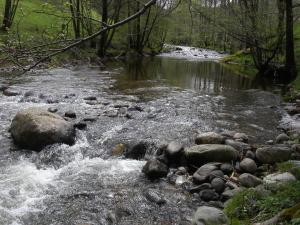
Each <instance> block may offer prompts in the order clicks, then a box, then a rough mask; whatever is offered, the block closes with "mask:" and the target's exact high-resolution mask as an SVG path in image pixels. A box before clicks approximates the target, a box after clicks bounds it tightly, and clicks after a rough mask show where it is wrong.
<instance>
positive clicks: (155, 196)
mask: <svg viewBox="0 0 300 225" xmlns="http://www.w3.org/2000/svg"><path fill="white" fill-rule="evenodd" d="M144 195H145V197H146V198H147V199H148V200H149V201H150V202H153V203H156V204H157V205H163V204H165V203H166V202H167V201H166V200H165V199H164V198H163V197H162V196H161V194H160V193H159V192H157V191H156V190H152V189H149V190H147V191H146V192H145V193H144Z"/></svg>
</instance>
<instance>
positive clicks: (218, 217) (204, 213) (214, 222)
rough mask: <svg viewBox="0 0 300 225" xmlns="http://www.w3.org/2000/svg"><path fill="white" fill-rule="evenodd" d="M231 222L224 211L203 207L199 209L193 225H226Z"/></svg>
mask: <svg viewBox="0 0 300 225" xmlns="http://www.w3.org/2000/svg"><path fill="white" fill-rule="evenodd" d="M225 224H229V220H228V218H227V216H226V215H225V214H224V212H223V211H221V210H220V209H217V208H214V207H208V206H201V207H199V208H198V209H197V211H196V213H195V215H194V217H193V221H192V225H225Z"/></svg>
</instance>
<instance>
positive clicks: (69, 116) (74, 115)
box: [65, 110, 76, 118]
mask: <svg viewBox="0 0 300 225" xmlns="http://www.w3.org/2000/svg"><path fill="white" fill-rule="evenodd" d="M65 117H68V118H76V113H75V112H74V111H72V110H69V111H67V112H65Z"/></svg>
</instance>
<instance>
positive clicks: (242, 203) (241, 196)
mask: <svg viewBox="0 0 300 225" xmlns="http://www.w3.org/2000/svg"><path fill="white" fill-rule="evenodd" d="M261 198H262V196H261V195H260V193H259V192H257V191H256V190H255V189H247V190H244V191H241V192H240V193H238V194H236V195H235V196H234V198H232V199H231V200H229V201H228V202H227V204H226V207H225V210H224V211H225V213H226V214H227V216H228V217H229V219H230V220H231V221H235V223H236V224H239V223H238V222H240V223H241V224H249V221H250V219H251V218H252V217H254V216H255V215H256V214H257V213H258V212H259V208H258V205H257V201H258V200H259V199H261Z"/></svg>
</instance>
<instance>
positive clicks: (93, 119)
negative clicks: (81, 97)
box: [83, 117, 97, 122]
mask: <svg viewBox="0 0 300 225" xmlns="http://www.w3.org/2000/svg"><path fill="white" fill-rule="evenodd" d="M96 120H97V117H86V118H83V121H85V122H95V121H96Z"/></svg>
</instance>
